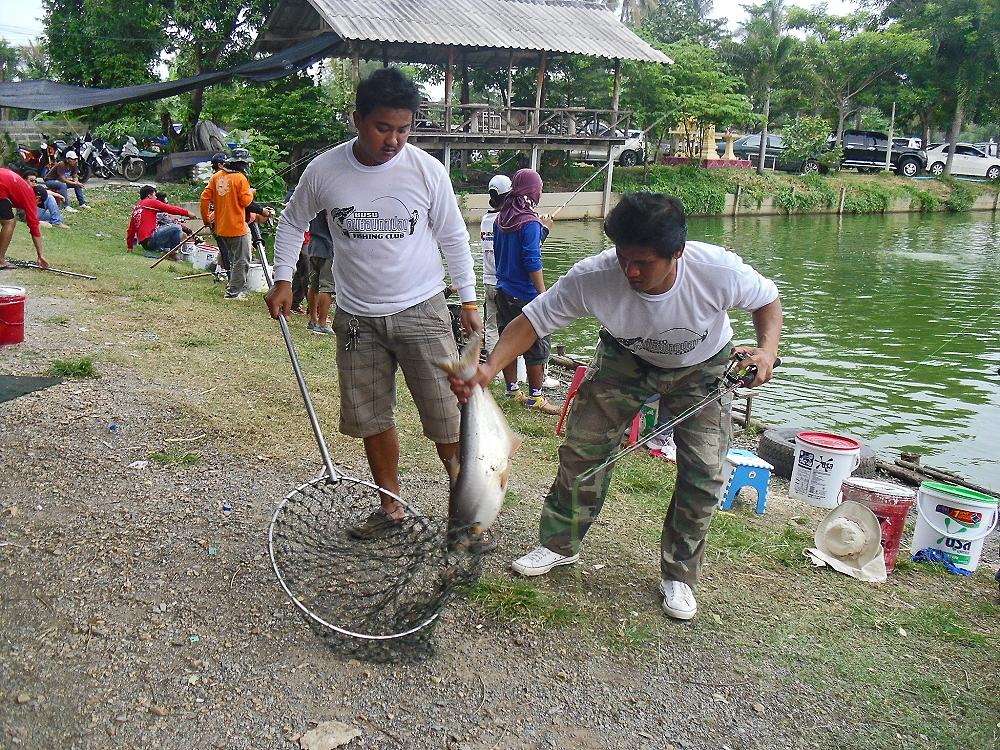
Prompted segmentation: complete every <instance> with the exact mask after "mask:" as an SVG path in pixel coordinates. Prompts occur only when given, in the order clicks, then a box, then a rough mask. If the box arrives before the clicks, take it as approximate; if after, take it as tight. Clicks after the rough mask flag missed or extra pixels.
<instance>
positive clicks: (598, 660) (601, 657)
mask: <svg viewBox="0 0 1000 750" xmlns="http://www.w3.org/2000/svg"><path fill="white" fill-rule="evenodd" d="M58 312H62V313H65V312H67V303H66V302H63V301H56V300H52V299H46V298H41V297H38V296H33V297H32V298H31V300H30V304H29V318H30V320H31V321H33V322H34V323H35V324H36V325H34V326H33V327H32V340H31V341H30V343H29V344H28V345H25V346H23V347H18V348H16V349H10V348H8V349H6V350H0V371H3V372H7V373H15V374H39V373H41V372H43V371H44V369H45V367H46V366H47V362H48V360H49V359H51V358H54V357H58V356H67V355H70V354H74V355H76V356H79V355H80V354H84V353H91V352H93V351H94V349H95V347H97V348H98V349H99V348H100V347H101V346H102V345H101V344H94V343H93V342H84V341H81V340H80V338H79V334H78V332H77V331H76V330H75V329H73V328H71V327H68V326H65V325H54V324H45V323H43V322H42V321H44V320H46V319H47V318H49V317H50V316H52V315H53V314H55V313H58ZM103 346H107V347H109V348H110V347H113V346H114V343H113V342H107V343H106V344H104V345H103ZM101 375H102V376H101V377H100V378H99V379H96V380H82V381H71V382H66V383H64V384H62V385H59V386H56V387H53V388H50V389H48V390H45V391H41V392H37V393H35V394H31V395H29V396H26V397H23V398H20V399H17V400H15V401H13V402H7V403H4V404H0V488H2V491H0V575H2V577H3V580H4V586H3V591H2V594H0V596H2V599H0V748H3V749H6V748H11V747H27V748H55V747H59V748H63V749H65V750H70V749H75V748H126V747H156V748H192V747H198V748H287V747H297V746H298V738H299V737H300V735H301V734H302V733H304V732H306V731H308V730H310V729H311V728H312V727H314V726H315V725H316V724H317V723H319V722H323V721H329V720H337V721H341V722H344V723H346V724H349V725H351V726H354V727H356V728H357V729H358V730H359V731H360V733H361V734H360V737H359V738H358V739H355V740H353V741H352V743H351V744H350V745H348V747H366V748H414V749H420V748H436V749H440V748H452V749H453V750H460V749H462V748H464V749H466V750H498V749H502V748H509V749H510V750H520V749H522V748H523V749H524V750H527V749H528V748H532V749H534V748H542V749H544V748H564V749H566V750H570V749H582V750H590V749H595V750H596V749H601V750H626V749H627V750H654V749H655V750H669V749H670V748H676V749H679V750H717V749H723V748H769V749H772V750H773V749H780V748H796V749H798V748H810V747H838V746H840V747H843V746H844V745H841V744H839V742H838V739H837V738H835V737H834V736H832V735H830V734H829V729H828V728H829V727H831V726H838V725H843V726H845V727H849V726H850V724H851V720H850V719H849V718H848V717H846V716H843V715H839V714H840V711H839V709H837V708H836V706H837V705H838V702H837V700H836V699H835V697H834V696H831V695H824V694H822V693H821V692H817V691H816V690H815V688H813V687H807V686H806V685H805V684H803V683H802V682H801V681H800V680H799V679H798V677H797V676H796V675H795V674H793V673H791V672H789V671H788V669H786V668H785V667H784V666H782V665H779V664H776V663H772V662H769V661H767V660H765V659H758V658H756V657H755V656H754V655H753V654H752V653H751V654H736V653H732V652H730V651H729V650H728V649H727V648H726V647H725V646H724V645H720V644H718V643H717V642H716V640H715V636H713V631H712V630H711V629H710V628H699V627H698V626H697V624H694V625H684V624H680V623H673V622H667V621H664V626H663V627H664V632H665V634H666V636H665V637H664V638H663V639H662V640H661V641H660V643H659V646H658V647H655V648H645V649H622V650H616V649H612V648H609V647H608V646H606V645H602V644H601V642H600V641H599V640H597V639H591V638H590V637H589V634H586V633H581V632H580V630H579V629H578V628H573V627H566V628H554V627H542V626H537V625H532V624H527V623H525V624H522V623H510V624H508V623H498V622H496V621H493V620H490V619H489V618H487V617H485V616H484V615H483V614H482V613H481V611H480V610H479V609H477V608H476V607H474V606H472V605H470V604H469V603H467V602H455V603H454V604H453V605H452V606H450V607H449V608H448V610H446V612H445V614H444V616H443V617H442V621H441V623H440V626H439V627H438V628H437V629H436V632H435V633H434V646H435V651H436V653H435V655H434V656H432V657H431V658H429V659H426V660H424V661H420V662H405V661H397V662H394V663H371V662H368V661H359V660H356V659H349V658H344V657H342V656H340V655H338V653H336V652H335V651H334V650H333V649H331V648H329V647H328V646H327V645H325V644H324V642H323V641H322V640H321V639H319V638H317V637H316V636H315V635H314V634H313V633H312V632H311V631H310V629H309V628H308V627H307V626H306V625H305V624H304V622H303V621H302V619H301V618H300V617H299V616H297V614H296V611H295V608H294V607H293V606H291V605H290V603H289V602H288V601H287V600H286V599H285V597H284V596H283V595H282V593H281V591H280V589H279V587H278V586H277V585H276V582H275V580H274V576H273V573H272V571H271V568H270V562H269V559H268V556H267V553H266V538H267V528H268V523H269V521H270V517H271V513H272V512H273V509H274V507H275V504H276V503H277V501H278V500H280V498H281V497H282V496H283V495H284V494H285V493H287V492H288V491H289V490H290V489H292V488H294V487H295V486H296V485H297V484H298V483H300V482H302V481H305V480H306V479H309V478H311V477H312V476H314V475H315V474H316V471H317V469H318V468H319V465H318V459H316V458H314V457H313V455H312V453H313V452H312V451H307V450H304V452H305V453H308V454H309V455H308V456H307V457H305V458H303V459H301V460H300V461H298V462H292V463H287V464H284V463H280V462H276V461H273V460H270V459H268V458H267V457H263V456H255V455H247V454H246V453H244V452H241V451H240V449H239V447H238V446H227V445H221V444H217V442H215V441H214V440H213V436H212V435H211V434H205V430H204V429H203V428H202V426H201V425H199V424H198V423H197V422H196V421H195V420H194V418H193V417H192V416H191V412H190V411H189V409H188V408H187V405H188V403H189V402H190V401H191V400H192V399H193V400H197V399H199V398H205V397H212V396H211V394H209V395H208V396H206V395H205V394H200V395H199V394H188V395H185V394H182V393H178V391H177V389H176V388H173V387H172V386H169V385H164V384H157V383H150V382H147V381H144V380H142V379H140V378H139V377H138V376H137V375H136V374H135V373H134V372H132V371H130V370H128V369H125V368H121V367H116V366H114V365H112V364H102V365H101ZM165 447H166V448H169V447H173V448H175V449H181V450H189V449H190V450H194V451H197V452H198V453H199V454H200V455H201V456H203V457H204V458H203V460H202V461H201V462H200V463H198V464H196V465H193V466H161V465H160V464H158V463H156V462H155V461H149V460H148V458H147V456H148V454H149V453H150V452H153V451H161V450H164V448H165ZM432 468H436V467H432ZM407 482H408V483H409V486H411V487H419V488H420V492H421V493H423V494H425V495H428V496H437V497H441V498H443V493H444V492H445V490H444V488H443V482H442V480H441V477H440V476H439V474H438V473H431V474H428V475H427V476H420V475H416V476H414V475H408V476H407ZM519 489H520V490H521V491H522V492H523V493H526V492H528V491H533V492H539V491H540V490H541V489H542V488H539V487H519ZM771 502H772V503H774V504H776V506H780V504H781V503H782V493H781V492H780V491H779V490H777V489H776V491H775V493H774V497H773V499H772V500H771ZM223 503H229V505H230V506H231V507H232V510H230V511H224V510H223ZM528 525H529V524H525V527H524V528H520V527H508V528H506V529H505V532H506V534H505V539H504V547H503V549H502V550H501V552H500V553H499V554H498V555H495V556H492V557H491V558H490V559H489V561H488V563H487V567H488V572H489V573H491V574H493V575H500V574H501V573H500V571H501V570H502V569H503V567H504V566H505V565H506V562H507V560H508V559H509V556H510V553H511V552H512V551H513V550H514V548H515V547H516V548H517V549H520V548H521V547H522V546H527V545H528V544H530V541H531V538H532V536H533V534H534V531H533V529H529V528H527V526H528ZM601 562H608V561H607V560H604V561H601V560H593V561H590V562H588V561H586V560H585V561H584V565H583V566H581V567H584V569H585V572H586V575H585V576H584V577H583V578H582V579H579V578H573V579H572V580H573V582H574V584H575V585H582V586H585V587H586V588H587V593H588V594H592V595H594V596H609V595H610V592H614V596H615V597H616V598H617V597H620V598H621V601H620V605H619V606H620V607H621V608H622V610H623V613H625V614H627V611H628V610H629V609H632V608H647V609H653V608H656V607H658V606H659V602H658V599H657V596H656V593H655V576H656V574H655V569H654V568H653V567H651V568H650V570H649V571H642V575H641V576H638V575H637V574H635V573H634V572H632V571H629V574H630V575H631V578H630V579H629V581H630V585H629V586H628V587H627V590H625V591H622V590H621V587H620V581H616V580H613V579H612V577H611V576H610V575H605V573H607V571H602V570H601V568H602V567H603V566H602V565H596V564H597V563H601ZM567 580H570V577H569V576H567ZM581 580H582V583H580V581H581ZM647 582H650V584H651V585H649V586H648V587H647V586H646V583H647ZM714 585H716V586H718V585H719V582H718V581H716V582H715V583H714ZM696 623H697V621H696ZM824 728H826V729H824Z"/></svg>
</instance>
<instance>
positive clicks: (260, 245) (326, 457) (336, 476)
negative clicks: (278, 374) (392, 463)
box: [250, 221, 343, 481]
mask: <svg viewBox="0 0 1000 750" xmlns="http://www.w3.org/2000/svg"><path fill="white" fill-rule="evenodd" d="M250 234H251V235H252V236H253V243H254V245H255V246H256V248H257V254H258V255H259V256H260V265H261V269H262V270H263V271H264V280H265V281H266V282H267V288H268V289H272V288H273V287H274V280H273V279H272V278H271V269H270V268H269V267H268V265H267V254H266V253H265V252H264V238H263V237H261V234H260V227H258V226H257V222H255V221H251V222H250ZM278 325H280V326H281V336H282V338H284V339H285V348H286V349H288V358H289V359H290V360H291V361H292V369H293V370H294V371H295V380H296V382H298V384H299V392H300V393H301V394H302V401H303V403H305V406H306V413H307V414H308V415H309V424H311V425H312V431H313V435H314V436H315V437H316V446H317V447H318V448H319V454H320V456H322V457H323V466H325V467H326V473H327V476H329V477H330V479H332V480H333V481H338V480H340V479H342V478H343V475H342V474H341V473H340V472H339V471H337V470H336V469H335V468H334V466H333V461H332V460H331V458H330V452H329V451H328V450H327V448H326V440H325V439H324V438H323V430H322V428H321V427H320V426H319V419H318V418H317V417H316V410H315V409H314V408H313V403H312V398H311V397H310V396H309V389H308V388H307V387H306V381H305V378H303V377H302V368H301V367H300V366H299V358H298V357H297V356H295V344H294V343H292V333H291V331H289V330H288V322H287V321H286V320H285V316H284V315H282V314H280V313H279V314H278Z"/></svg>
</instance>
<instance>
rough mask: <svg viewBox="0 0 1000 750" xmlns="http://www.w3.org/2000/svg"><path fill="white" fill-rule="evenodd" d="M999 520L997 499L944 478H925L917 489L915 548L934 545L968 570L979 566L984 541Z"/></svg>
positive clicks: (913, 547) (912, 548)
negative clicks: (946, 480) (926, 480)
mask: <svg viewBox="0 0 1000 750" xmlns="http://www.w3.org/2000/svg"><path fill="white" fill-rule="evenodd" d="M998 523H1000V513H998V512H997V499H996V498H994V497H990V496H989V495H984V494H983V493H981V492H975V491H974V490H969V489H966V488H965V487H956V486H955V485H953V484H944V483H941V482H924V483H923V484H921V485H920V489H919V490H918V491H917V525H916V526H915V527H914V529H913V543H912V544H911V545H910V549H911V550H912V551H913V552H917V551H919V550H922V549H925V548H927V547H933V548H935V549H939V550H941V551H942V552H944V553H945V554H946V555H947V556H948V559H949V560H951V561H952V562H953V563H954V564H955V565H957V566H958V567H960V568H965V569H966V570H975V569H976V568H978V567H979V556H980V555H981V554H982V553H983V544H984V542H985V541H986V537H988V536H989V535H990V532H992V531H993V530H994V529H995V528H996V527H997V524H998Z"/></svg>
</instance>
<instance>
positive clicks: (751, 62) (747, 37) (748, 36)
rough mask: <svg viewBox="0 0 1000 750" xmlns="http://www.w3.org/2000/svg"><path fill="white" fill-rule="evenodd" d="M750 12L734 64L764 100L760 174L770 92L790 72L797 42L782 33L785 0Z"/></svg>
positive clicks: (770, 3)
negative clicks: (790, 64) (790, 63)
mask: <svg viewBox="0 0 1000 750" xmlns="http://www.w3.org/2000/svg"><path fill="white" fill-rule="evenodd" d="M747 12H748V13H749V18H748V20H747V21H746V22H745V23H744V24H743V26H742V28H741V30H740V36H741V41H740V43H739V44H738V45H735V46H734V58H735V63H736V64H735V66H734V67H735V68H736V69H737V70H742V71H744V77H745V79H746V81H747V84H748V85H749V89H750V92H751V94H752V95H754V96H756V97H758V98H759V99H760V100H762V109H763V118H762V122H761V124H762V127H761V136H760V150H759V151H758V153H757V174H761V175H762V174H764V154H765V152H766V149H767V132H768V125H769V123H770V119H771V94H772V92H773V90H774V85H775V82H776V81H777V80H778V78H780V77H781V76H783V75H784V74H785V73H787V72H788V71H789V62H790V60H791V59H792V53H793V52H794V50H795V48H796V41H795V39H794V38H793V37H790V36H788V35H786V34H784V33H783V32H784V30H785V22H786V15H787V13H786V10H785V4H784V0H767V1H766V2H764V3H762V4H761V5H757V6H754V7H750V8H747Z"/></svg>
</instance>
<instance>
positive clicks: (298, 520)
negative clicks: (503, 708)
mask: <svg viewBox="0 0 1000 750" xmlns="http://www.w3.org/2000/svg"><path fill="white" fill-rule="evenodd" d="M378 508H379V494H378V488H377V487H376V486H375V485H374V484H371V483H370V482H366V481H362V480H359V479H353V478H350V477H346V476H343V475H341V476H339V477H338V478H337V479H333V480H331V479H329V478H328V477H325V476H324V477H321V478H319V479H316V480H313V481H311V482H308V483H306V484H303V485H301V486H300V487H298V488H297V489H296V490H294V491H293V492H291V493H289V494H288V495H287V496H286V497H285V498H284V500H283V501H282V502H281V504H280V505H279V506H278V509H277V510H276V511H275V514H274V517H273V519H272V521H271V528H270V532H269V548H270V554H271V562H272V564H273V566H274V571H275V573H276V574H277V576H278V581H279V583H280V584H281V586H282V588H283V589H284V590H285V593H286V594H287V595H288V596H289V598H290V599H291V600H292V602H293V603H294V604H295V606H296V607H297V609H298V611H299V612H300V614H301V615H302V616H303V617H304V618H305V619H306V621H307V622H308V623H309V625H310V627H311V628H312V629H313V631H314V632H316V633H317V634H319V635H321V636H322V637H323V639H324V641H325V642H326V643H327V644H328V645H329V646H330V647H331V648H332V649H334V650H335V651H337V652H338V653H340V654H342V655H349V656H354V657H356V658H365V659H368V660H375V661H380V660H398V659H401V658H402V659H423V658H426V657H428V656H430V655H431V654H432V653H433V643H432V634H433V631H434V628H435V626H436V625H437V622H438V616H439V614H440V613H441V611H442V610H443V609H444V607H445V606H446V605H447V604H448V602H449V601H451V600H452V599H453V598H454V597H455V596H457V595H459V594H461V593H462V592H464V591H466V590H468V589H469V588H470V587H471V586H472V584H474V583H475V581H476V580H477V579H478V577H479V573H480V570H481V554H480V550H479V549H478V547H477V546H476V545H475V544H472V545H468V544H457V545H456V544H455V543H452V544H449V531H448V522H447V519H445V518H435V517H431V516H425V515H420V514H416V513H411V514H410V515H408V516H407V518H405V519H404V520H403V521H401V522H400V523H398V524H392V525H391V526H390V527H389V528H388V529H387V530H386V531H385V533H383V534H380V535H377V536H375V537H372V538H366V539H357V538H355V537H354V536H352V535H351V533H350V530H351V529H355V528H357V527H360V526H362V525H363V524H364V523H365V521H366V519H368V518H369V516H370V515H371V514H372V513H373V512H374V511H376V510H377V509H378ZM454 538H455V532H454V530H453V531H452V537H451V539H452V540H454Z"/></svg>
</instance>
